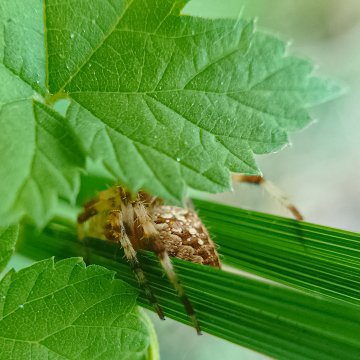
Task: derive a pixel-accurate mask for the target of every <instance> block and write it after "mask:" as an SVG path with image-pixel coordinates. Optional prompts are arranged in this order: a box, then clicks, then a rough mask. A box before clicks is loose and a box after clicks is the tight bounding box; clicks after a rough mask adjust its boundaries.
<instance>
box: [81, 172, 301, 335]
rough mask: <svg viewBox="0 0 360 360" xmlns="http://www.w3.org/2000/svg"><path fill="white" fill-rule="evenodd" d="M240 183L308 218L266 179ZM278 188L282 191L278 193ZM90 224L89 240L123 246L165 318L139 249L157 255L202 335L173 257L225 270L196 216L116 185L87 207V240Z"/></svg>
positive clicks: (83, 218) (242, 179)
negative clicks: (260, 190) (256, 186)
mask: <svg viewBox="0 0 360 360" xmlns="http://www.w3.org/2000/svg"><path fill="white" fill-rule="evenodd" d="M233 178H234V180H235V181H240V182H249V183H253V184H259V185H263V186H264V187H265V189H267V190H268V191H271V192H273V193H275V195H276V196H277V197H278V198H279V201H281V202H282V204H283V205H285V206H286V207H287V208H288V209H289V210H290V211H291V212H292V213H293V214H294V216H295V217H296V218H297V219H302V216H301V214H300V213H299V211H298V210H297V209H296V208H295V206H293V205H292V204H290V203H289V202H288V200H287V199H286V197H285V196H283V195H282V194H281V193H280V192H279V191H278V190H277V189H276V188H275V187H274V186H273V185H272V184H270V186H269V183H268V182H267V181H265V180H264V179H263V178H262V177H254V176H245V175H234V177H233ZM274 189H275V190H276V191H275V192H274ZM85 222H89V226H88V235H91V236H94V237H98V238H102V239H105V240H109V241H111V242H114V243H117V244H119V245H120V246H121V247H122V248H123V249H124V253H125V257H126V258H127V261H128V262H129V264H130V266H131V268H132V270H133V272H134V274H135V276H136V278H137V280H138V282H139V286H140V287H141V288H142V289H143V290H144V294H145V296H146V297H147V299H148V300H149V302H150V304H151V305H152V306H153V308H154V310H155V311H156V312H157V314H158V316H159V317H160V319H164V312H163V310H162V308H161V306H160V305H159V303H158V301H157V299H156V297H155V295H154V293H153V291H152V290H151V287H150V285H149V282H148V280H147V278H146V276H145V274H144V272H143V270H142V268H141V264H140V261H139V259H138V257H137V251H138V250H148V251H152V252H154V253H155V254H156V255H157V256H158V258H159V261H160V264H161V266H162V268H163V270H164V272H165V273H166V275H167V277H168V279H169V281H170V282H171V283H172V285H173V286H174V288H175V290H176V292H177V294H178V296H179V297H180V299H181V301H182V303H183V305H184V308H185V311H186V313H187V314H188V316H189V317H190V319H191V321H192V324H193V326H194V328H195V329H196V331H197V333H198V334H201V329H200V324H199V321H198V319H197V316H196V314H195V311H194V309H193V306H192V304H191V302H190V301H189V299H188V297H187V295H186V294H185V291H184V288H183V286H182V285H181V283H180V281H179V279H178V277H177V275H176V273H175V271H174V268H173V266H172V263H171V260H170V257H177V258H180V259H183V260H187V261H191V262H193V263H197V264H203V265H208V266H213V267H216V268H221V262H220V259H219V255H218V253H217V251H216V247H215V245H214V242H213V241H212V240H211V238H210V236H209V233H208V231H207V230H206V228H205V226H204V225H203V224H202V222H201V220H200V219H199V217H198V216H197V214H196V212H195V211H194V210H192V209H185V208H181V207H177V206H169V205H164V203H163V201H162V199H160V198H158V197H155V196H152V195H150V194H148V193H146V192H144V191H140V192H138V193H137V194H135V195H133V194H131V193H130V192H129V191H127V190H126V189H125V188H124V187H121V186H115V187H112V188H110V189H107V190H104V191H101V192H99V193H98V195H97V196H96V197H95V198H94V199H92V200H90V201H89V202H87V203H86V204H85V205H84V209H83V212H82V213H81V214H80V215H79V216H78V227H79V236H80V237H81V238H83V237H84V223H85Z"/></svg>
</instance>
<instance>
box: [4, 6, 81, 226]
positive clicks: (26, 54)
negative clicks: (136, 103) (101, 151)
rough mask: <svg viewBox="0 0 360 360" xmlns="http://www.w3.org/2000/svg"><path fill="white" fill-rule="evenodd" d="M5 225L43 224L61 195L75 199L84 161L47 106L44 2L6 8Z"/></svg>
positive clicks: (59, 118) (65, 126)
mask: <svg viewBox="0 0 360 360" xmlns="http://www.w3.org/2000/svg"><path fill="white" fill-rule="evenodd" d="M0 23H1V24H2V25H4V28H3V27H2V26H1V32H0V53H1V55H0V78H1V86H0V130H1V131H0V153H1V167H0V198H1V202H0V219H1V220H0V223H1V224H2V225H7V224H12V223H16V222H18V221H19V219H21V218H22V217H25V216H26V217H28V218H31V219H32V220H33V221H35V223H36V224H37V225H38V226H43V225H44V224H45V223H46V221H47V220H48V219H50V218H51V216H52V215H53V212H54V209H55V207H56V204H57V198H58V196H61V197H64V198H67V199H69V200H73V199H74V197H75V195H76V193H77V190H78V185H79V168H81V167H83V166H84V157H83V155H82V154H81V149H80V148H79V146H78V143H77V140H76V139H75V137H74V136H73V134H72V133H71V130H70V129H69V126H68V124H67V122H66V121H65V119H64V118H63V117H62V116H60V115H58V114H57V113H55V112H54V111H53V110H51V109H50V108H49V107H48V106H46V105H44V104H43V103H42V102H43V101H44V99H43V98H42V97H41V96H40V94H43V95H45V93H46V90H45V48H44V30H43V26H42V4H41V2H39V1H35V0H33V1H26V3H24V2H23V1H14V2H1V4H0Z"/></svg>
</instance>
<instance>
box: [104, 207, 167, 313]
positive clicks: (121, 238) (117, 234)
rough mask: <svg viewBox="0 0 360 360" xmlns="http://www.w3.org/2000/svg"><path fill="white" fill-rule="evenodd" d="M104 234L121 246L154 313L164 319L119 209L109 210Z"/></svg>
mask: <svg viewBox="0 0 360 360" xmlns="http://www.w3.org/2000/svg"><path fill="white" fill-rule="evenodd" d="M105 236H106V237H107V238H108V240H110V241H113V242H116V243H120V245H121V247H122V248H123V249H124V253H125V256H126V259H127V260H128V262H129V264H130V267H131V269H132V270H133V272H134V274H135V276H136V278H137V280H138V282H139V286H140V287H141V288H142V289H143V290H144V293H145V296H146V298H147V299H148V300H149V302H150V304H151V305H152V307H153V308H154V309H155V311H156V313H157V314H158V315H159V318H160V319H162V320H165V317H164V312H163V310H162V308H161V307H160V305H159V303H158V301H157V300H156V297H155V295H154V294H153V292H152V290H151V289H150V286H149V283H148V280H147V279H146V276H145V274H144V272H143V270H142V268H141V266H140V262H139V260H138V258H137V256H136V251H135V249H134V247H133V246H132V243H131V241H130V239H129V237H128V235H127V233H126V230H125V227H124V224H123V221H122V218H121V212H120V211H119V210H115V211H111V212H110V214H109V221H108V223H107V228H106V231H105Z"/></svg>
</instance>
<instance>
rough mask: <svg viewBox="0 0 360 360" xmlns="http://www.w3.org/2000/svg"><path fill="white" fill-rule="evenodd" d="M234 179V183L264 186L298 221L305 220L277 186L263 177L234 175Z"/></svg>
mask: <svg viewBox="0 0 360 360" xmlns="http://www.w3.org/2000/svg"><path fill="white" fill-rule="evenodd" d="M232 179H233V181H234V182H246V183H249V184H256V185H259V186H262V187H263V188H264V189H265V190H266V191H267V192H268V193H269V194H270V195H272V196H273V197H274V198H275V199H277V200H278V201H279V202H280V203H281V205H282V206H284V207H286V208H287V209H288V210H289V211H290V212H291V214H292V215H293V216H294V218H295V219H296V220H304V217H303V216H302V214H301V213H300V211H299V210H298V209H297V207H296V206H295V205H294V204H292V203H291V202H290V201H289V199H288V197H287V196H286V195H285V194H283V192H282V191H281V190H280V189H279V188H278V187H277V186H275V185H274V184H273V183H272V182H270V181H268V180H266V179H264V178H263V177H262V176H257V175H253V176H252V175H242V174H233V175H232Z"/></svg>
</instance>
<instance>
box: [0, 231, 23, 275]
mask: <svg viewBox="0 0 360 360" xmlns="http://www.w3.org/2000/svg"><path fill="white" fill-rule="evenodd" d="M18 234H19V226H18V225H14V226H9V227H7V228H0V272H1V271H2V270H3V269H4V268H5V266H6V264H7V262H8V261H9V260H10V258H11V255H12V254H13V253H14V251H15V244H16V241H17V238H18Z"/></svg>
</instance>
